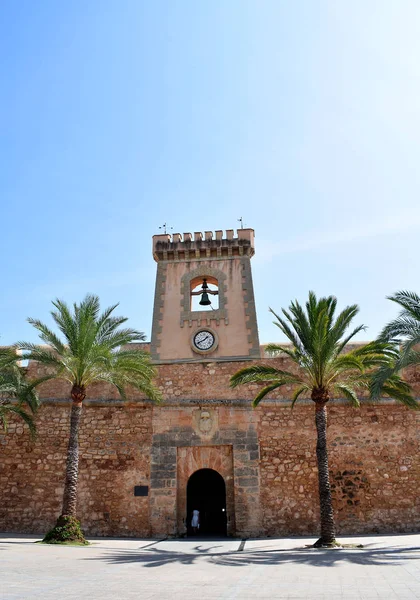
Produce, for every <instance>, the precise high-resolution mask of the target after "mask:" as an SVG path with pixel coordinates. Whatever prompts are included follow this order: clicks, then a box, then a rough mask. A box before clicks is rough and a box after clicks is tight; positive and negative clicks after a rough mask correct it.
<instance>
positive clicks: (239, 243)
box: [153, 229, 255, 262]
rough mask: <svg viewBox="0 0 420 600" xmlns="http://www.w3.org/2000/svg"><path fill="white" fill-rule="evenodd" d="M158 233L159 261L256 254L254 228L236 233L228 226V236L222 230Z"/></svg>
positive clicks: (155, 244) (155, 249) (156, 255)
mask: <svg viewBox="0 0 420 600" xmlns="http://www.w3.org/2000/svg"><path fill="white" fill-rule="evenodd" d="M215 234H216V235H215V236H213V232H212V231H205V232H204V235H203V233H202V232H201V231H196V232H194V236H193V235H192V234H191V233H184V234H183V237H182V236H181V234H180V233H174V234H172V235H170V234H159V235H154V236H153V257H154V259H155V260H156V261H157V262H159V261H168V260H169V261H175V260H176V261H177V260H202V259H207V260H208V259H209V258H217V259H224V258H232V257H236V256H243V255H246V256H250V257H251V256H253V255H254V235H255V234H254V230H253V229H238V230H237V237H236V238H235V237H234V230H233V229H227V230H226V232H225V237H223V231H222V230H216V232H215Z"/></svg>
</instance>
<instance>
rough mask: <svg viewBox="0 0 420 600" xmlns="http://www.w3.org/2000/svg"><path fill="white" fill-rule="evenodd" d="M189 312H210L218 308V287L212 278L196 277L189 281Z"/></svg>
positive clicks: (215, 280)
mask: <svg viewBox="0 0 420 600" xmlns="http://www.w3.org/2000/svg"><path fill="white" fill-rule="evenodd" d="M190 296H191V310H192V311H203V310H207V311H212V310H217V309H218V308H219V285H218V281H217V279H215V278H214V277H205V276H202V277H196V278H195V279H193V280H192V281H191V291H190Z"/></svg>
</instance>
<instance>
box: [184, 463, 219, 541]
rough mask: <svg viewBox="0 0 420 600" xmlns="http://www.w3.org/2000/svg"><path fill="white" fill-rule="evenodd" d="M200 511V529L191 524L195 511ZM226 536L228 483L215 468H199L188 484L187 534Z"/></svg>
mask: <svg viewBox="0 0 420 600" xmlns="http://www.w3.org/2000/svg"><path fill="white" fill-rule="evenodd" d="M195 510H198V511H199V521H200V525H199V529H198V531H194V530H193V527H192V525H191V522H192V517H193V511H195ZM195 534H198V535H200V536H209V537H210V536H226V535H227V514H226V485H225V481H224V479H223V477H222V476H221V475H220V474H219V473H218V472H217V471H214V470H213V469H199V470H198V471H196V472H195V473H193V474H192V475H191V477H190V478H189V480H188V484H187V535H195Z"/></svg>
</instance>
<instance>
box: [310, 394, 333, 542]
mask: <svg viewBox="0 0 420 600" xmlns="http://www.w3.org/2000/svg"><path fill="white" fill-rule="evenodd" d="M315 424H316V432H317V444H316V458H317V461H318V484H319V505H320V509H321V537H320V539H319V540H318V541H317V542H316V543H315V544H314V545H315V547H319V546H331V545H334V544H335V525H334V511H333V507H332V501H331V487H330V476H329V471H328V451H327V407H326V406H325V404H324V403H322V404H321V403H316V404H315Z"/></svg>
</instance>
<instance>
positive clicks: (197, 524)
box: [191, 510, 200, 535]
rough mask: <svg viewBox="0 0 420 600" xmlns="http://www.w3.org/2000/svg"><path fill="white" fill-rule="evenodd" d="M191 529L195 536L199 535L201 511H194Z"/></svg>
mask: <svg viewBox="0 0 420 600" xmlns="http://www.w3.org/2000/svg"><path fill="white" fill-rule="evenodd" d="M191 527H192V530H193V533H194V535H197V533H198V530H199V529H200V511H199V510H193V513H192V519H191Z"/></svg>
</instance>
